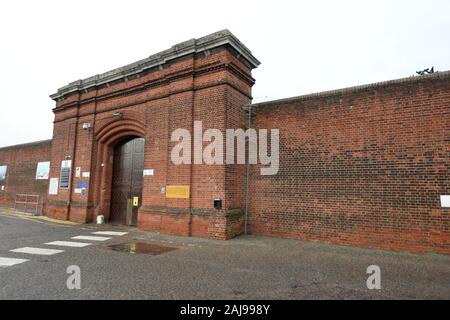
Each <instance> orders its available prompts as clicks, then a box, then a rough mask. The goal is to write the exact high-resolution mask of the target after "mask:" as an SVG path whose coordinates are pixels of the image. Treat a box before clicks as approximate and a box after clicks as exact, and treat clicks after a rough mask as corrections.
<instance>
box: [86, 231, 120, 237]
mask: <svg viewBox="0 0 450 320" xmlns="http://www.w3.org/2000/svg"><path fill="white" fill-rule="evenodd" d="M92 234H100V235H105V236H124V235H126V234H128V232H117V231H97V232H92Z"/></svg>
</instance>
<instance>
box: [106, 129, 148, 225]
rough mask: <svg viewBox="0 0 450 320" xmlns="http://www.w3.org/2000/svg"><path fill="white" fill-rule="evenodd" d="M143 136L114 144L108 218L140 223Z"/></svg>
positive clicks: (117, 221)
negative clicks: (138, 220)
mask: <svg viewBox="0 0 450 320" xmlns="http://www.w3.org/2000/svg"><path fill="white" fill-rule="evenodd" d="M144 143H145V140H144V138H139V137H132V138H128V139H126V140H124V141H121V142H119V143H118V144H117V145H116V146H115V147H114V158H113V159H114V160H113V170H112V181H111V207H110V217H109V222H110V223H114V224H124V225H132V226H136V225H137V214H138V209H139V207H140V205H141V203H142V185H143V174H142V173H143V170H144Z"/></svg>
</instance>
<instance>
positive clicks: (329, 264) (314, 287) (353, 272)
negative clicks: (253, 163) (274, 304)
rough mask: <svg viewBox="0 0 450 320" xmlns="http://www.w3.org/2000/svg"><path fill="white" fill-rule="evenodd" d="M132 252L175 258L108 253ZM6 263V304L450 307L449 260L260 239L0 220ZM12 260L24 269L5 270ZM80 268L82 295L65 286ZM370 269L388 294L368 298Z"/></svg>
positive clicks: (0, 280)
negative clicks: (394, 303)
mask: <svg viewBox="0 0 450 320" xmlns="http://www.w3.org/2000/svg"><path fill="white" fill-rule="evenodd" d="M118 232H119V233H118ZM120 232H124V233H126V234H120ZM92 237H94V238H95V237H97V238H98V237H100V238H108V239H106V240H101V239H100V240H99V239H96V240H94V239H93V238H92ZM74 238H76V239H74ZM55 241H56V242H59V244H57V245H55V244H50V243H54V242H55ZM61 242H62V243H65V242H69V243H72V242H78V243H89V245H87V246H83V247H71V246H67V245H61ZM131 242H142V243H144V244H145V243H147V244H152V245H154V246H151V247H150V248H151V249H154V248H157V249H158V248H159V249H164V248H167V247H168V248H171V249H175V250H171V251H167V252H165V250H162V251H163V253H161V254H160V255H146V254H131V253H127V252H121V251H115V250H111V248H110V246H111V245H121V246H120V247H123V244H128V243H131ZM155 246H156V247H155ZM30 248H31V249H30ZM138 249H139V248H137V247H136V245H134V246H132V250H138ZM52 250H53V251H52ZM55 251H58V252H56V253H53V252H55ZM44 253H52V254H44ZM0 258H3V259H4V260H3V261H4V264H5V265H3V266H0V299H239V300H245V299H450V257H448V256H441V255H416V254H409V253H398V252H389V251H381V250H368V249H359V248H350V247H340V246H334V245H328V244H323V243H313V242H301V241H294V240H286V239H275V238H267V237H257V236H242V237H239V238H237V239H234V240H231V241H226V242H224V241H213V240H206V239H196V238H184V237H174V236H164V235H159V234H155V233H148V232H140V231H137V230H136V229H134V228H127V227H120V226H111V225H102V226H97V225H66V224H59V223H54V222H52V221H43V220H33V219H23V218H22V217H20V216H11V215H3V214H1V213H0ZM11 259H12V260H11ZM14 259H20V260H26V261H23V262H21V263H17V264H13V265H10V266H6V264H11V261H14ZM1 261H2V260H0V264H1V263H2V262H1ZM17 261H19V260H17ZM73 265H75V266H79V267H80V270H81V289H80V290H69V289H68V288H67V285H66V281H67V279H68V277H69V276H70V274H67V273H66V271H67V268H68V267H69V266H73ZM370 265H378V266H379V267H380V268H381V284H382V289H381V290H368V289H367V286H366V280H367V278H368V276H369V275H368V274H366V270H367V267H368V266H370Z"/></svg>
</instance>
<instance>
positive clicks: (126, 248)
mask: <svg viewBox="0 0 450 320" xmlns="http://www.w3.org/2000/svg"><path fill="white" fill-rule="evenodd" d="M108 248H109V249H111V250H114V251H121V252H127V253H131V254H148V255H152V256H157V255H160V254H163V253H166V252H170V251H173V250H177V249H178V248H172V247H165V246H159V245H156V244H150V243H146V242H129V243H120V244H114V245H110V246H108Z"/></svg>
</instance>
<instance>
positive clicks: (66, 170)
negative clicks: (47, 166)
mask: <svg viewBox="0 0 450 320" xmlns="http://www.w3.org/2000/svg"><path fill="white" fill-rule="evenodd" d="M71 168H72V160H64V161H62V162H61V176H60V177H59V187H60V188H61V189H67V188H69V184H70V171H71V170H72V169H71Z"/></svg>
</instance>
